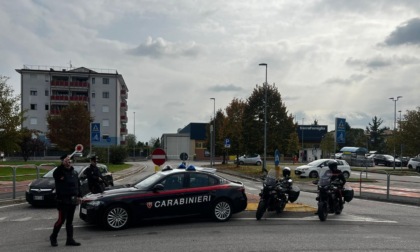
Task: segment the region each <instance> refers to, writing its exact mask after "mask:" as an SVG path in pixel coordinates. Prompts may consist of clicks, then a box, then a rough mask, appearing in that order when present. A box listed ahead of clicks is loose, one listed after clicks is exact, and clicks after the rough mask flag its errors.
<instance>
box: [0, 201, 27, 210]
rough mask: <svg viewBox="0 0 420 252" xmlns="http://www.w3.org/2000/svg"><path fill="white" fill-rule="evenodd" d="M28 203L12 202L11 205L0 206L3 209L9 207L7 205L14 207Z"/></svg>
mask: <svg viewBox="0 0 420 252" xmlns="http://www.w3.org/2000/svg"><path fill="white" fill-rule="evenodd" d="M26 204H28V203H26V202H25V203H19V204H11V205H7V206H0V209H2V208H7V207H13V206H19V205H26Z"/></svg>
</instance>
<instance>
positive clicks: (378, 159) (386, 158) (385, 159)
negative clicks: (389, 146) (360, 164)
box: [373, 154, 401, 167]
mask: <svg viewBox="0 0 420 252" xmlns="http://www.w3.org/2000/svg"><path fill="white" fill-rule="evenodd" d="M373 162H374V163H375V165H385V166H389V167H391V166H394V157H393V156H391V155H387V154H374V156H373ZM395 166H401V160H399V159H398V158H395Z"/></svg>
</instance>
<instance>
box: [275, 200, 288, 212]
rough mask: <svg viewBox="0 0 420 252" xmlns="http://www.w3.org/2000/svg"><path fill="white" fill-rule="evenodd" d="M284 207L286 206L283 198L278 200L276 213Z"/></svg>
mask: <svg viewBox="0 0 420 252" xmlns="http://www.w3.org/2000/svg"><path fill="white" fill-rule="evenodd" d="M285 207H286V203H285V202H284V201H283V200H282V201H280V202H279V204H278V206H277V207H276V213H277V214H280V213H282V212H283V210H284V208H285Z"/></svg>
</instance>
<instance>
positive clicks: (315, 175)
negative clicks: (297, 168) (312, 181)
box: [309, 171, 318, 178]
mask: <svg viewBox="0 0 420 252" xmlns="http://www.w3.org/2000/svg"><path fill="white" fill-rule="evenodd" d="M309 177H310V178H318V172H316V171H311V172H310V173H309Z"/></svg>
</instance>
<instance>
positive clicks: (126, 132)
mask: <svg viewBox="0 0 420 252" xmlns="http://www.w3.org/2000/svg"><path fill="white" fill-rule="evenodd" d="M120 133H121V135H127V134H128V131H127V129H126V128H121V130H120Z"/></svg>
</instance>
